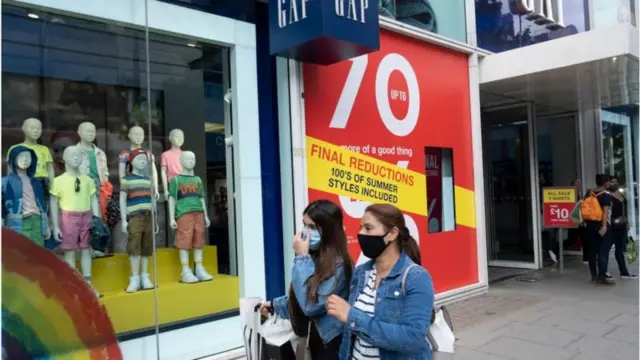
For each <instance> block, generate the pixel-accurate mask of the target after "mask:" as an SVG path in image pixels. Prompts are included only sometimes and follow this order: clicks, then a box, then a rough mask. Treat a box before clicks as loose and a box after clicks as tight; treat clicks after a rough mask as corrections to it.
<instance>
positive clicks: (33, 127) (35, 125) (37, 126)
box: [8, 118, 55, 190]
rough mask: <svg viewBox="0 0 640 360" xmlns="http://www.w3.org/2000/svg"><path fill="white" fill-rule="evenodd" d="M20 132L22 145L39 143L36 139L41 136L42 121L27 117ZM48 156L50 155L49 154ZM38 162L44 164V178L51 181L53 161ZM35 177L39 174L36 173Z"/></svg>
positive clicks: (29, 145) (28, 145)
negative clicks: (45, 171) (45, 172)
mask: <svg viewBox="0 0 640 360" xmlns="http://www.w3.org/2000/svg"><path fill="white" fill-rule="evenodd" d="M22 132H23V133H24V142H23V144H24V145H26V146H27V147H32V146H36V145H39V144H38V140H40V137H41V136H42V122H40V120H38V119H36V118H28V119H26V120H25V121H24V122H23V123H22ZM36 154H37V153H36ZM49 157H51V155H49ZM38 163H39V164H46V165H45V166H46V168H47V176H46V178H47V179H49V183H51V181H53V178H54V177H55V171H54V170H53V161H51V162H47V161H45V159H38ZM8 171H11V170H8ZM36 177H39V176H37V175H36ZM45 190H46V189H45Z"/></svg>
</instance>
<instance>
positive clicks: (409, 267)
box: [400, 264, 420, 295]
mask: <svg viewBox="0 0 640 360" xmlns="http://www.w3.org/2000/svg"><path fill="white" fill-rule="evenodd" d="M414 266H420V265H418V264H411V265H409V266H407V268H406V269H404V272H403V273H402V282H401V283H400V284H401V286H402V295H406V294H407V290H406V286H405V285H406V283H407V276H409V270H411V268H412V267H414Z"/></svg>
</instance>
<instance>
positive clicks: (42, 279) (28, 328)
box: [2, 229, 123, 360]
mask: <svg viewBox="0 0 640 360" xmlns="http://www.w3.org/2000/svg"><path fill="white" fill-rule="evenodd" d="M2 347H3V353H4V355H5V356H6V358H7V359H39V360H44V359H70V360H71V359H72V360H76V359H77V360H85V359H91V360H120V359H123V356H122V352H121V350H120V347H119V346H118V342H117V339H116V335H115V331H114V329H113V326H112V324H111V321H110V320H109V316H108V315H107V312H106V310H105V308H104V307H103V306H102V305H100V303H99V302H98V299H97V298H96V296H95V294H94V293H93V291H92V290H91V289H90V288H89V287H88V286H87V284H86V283H85V282H84V280H83V279H82V277H81V276H80V275H79V274H78V273H77V272H76V271H75V270H73V269H71V268H70V267H69V266H68V265H67V264H66V263H65V262H64V261H62V260H61V259H59V258H58V257H56V256H55V255H54V254H53V253H51V252H49V251H48V250H47V249H45V248H43V247H40V246H38V245H36V244H35V243H34V242H32V241H30V240H29V239H27V238H26V237H24V236H22V235H20V234H18V233H16V232H13V231H11V230H7V229H2Z"/></svg>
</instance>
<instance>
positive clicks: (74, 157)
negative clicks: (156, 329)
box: [50, 146, 100, 296]
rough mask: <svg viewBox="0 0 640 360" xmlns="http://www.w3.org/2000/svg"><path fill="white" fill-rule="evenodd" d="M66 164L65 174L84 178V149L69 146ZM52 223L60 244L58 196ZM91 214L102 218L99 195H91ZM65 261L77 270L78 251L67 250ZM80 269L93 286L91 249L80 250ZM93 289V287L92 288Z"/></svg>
mask: <svg viewBox="0 0 640 360" xmlns="http://www.w3.org/2000/svg"><path fill="white" fill-rule="evenodd" d="M63 159H64V163H65V172H66V173H67V174H69V175H70V176H72V177H75V178H79V177H80V176H82V174H81V173H80V165H81V163H82V149H80V147H78V146H69V147H68V148H66V149H65V150H64V155H63ZM50 201H51V204H50V209H51V223H52V225H53V236H54V239H55V240H56V241H58V242H61V241H62V231H61V230H60V206H59V199H58V198H57V197H56V196H51V200H50ZM91 212H92V213H93V216H96V217H100V206H99V204H98V196H97V194H93V195H91ZM64 260H65V261H66V262H67V264H69V266H70V267H71V268H73V269H75V268H76V250H67V251H65V252H64ZM80 267H81V270H82V275H83V276H84V278H85V281H86V282H87V283H88V284H89V285H90V286H92V284H91V247H89V248H86V249H80ZM92 287H93V286H92ZM94 291H95V293H96V296H100V295H99V293H98V291H97V290H95V289H94Z"/></svg>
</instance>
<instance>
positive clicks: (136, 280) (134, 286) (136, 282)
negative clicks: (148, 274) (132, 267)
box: [127, 275, 140, 293]
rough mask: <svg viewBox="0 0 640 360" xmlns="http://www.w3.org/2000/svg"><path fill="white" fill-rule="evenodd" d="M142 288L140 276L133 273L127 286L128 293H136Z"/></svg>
mask: <svg viewBox="0 0 640 360" xmlns="http://www.w3.org/2000/svg"><path fill="white" fill-rule="evenodd" d="M138 290H140V276H138V275H133V276H131V277H130V278H129V286H127V292H128V293H134V292H136V291H138Z"/></svg>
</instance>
